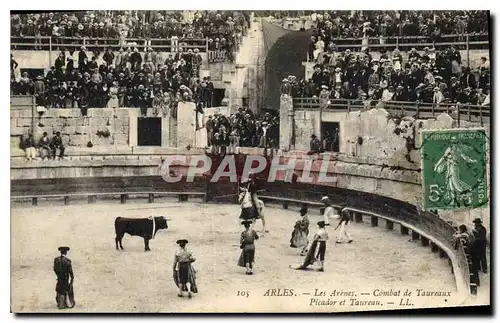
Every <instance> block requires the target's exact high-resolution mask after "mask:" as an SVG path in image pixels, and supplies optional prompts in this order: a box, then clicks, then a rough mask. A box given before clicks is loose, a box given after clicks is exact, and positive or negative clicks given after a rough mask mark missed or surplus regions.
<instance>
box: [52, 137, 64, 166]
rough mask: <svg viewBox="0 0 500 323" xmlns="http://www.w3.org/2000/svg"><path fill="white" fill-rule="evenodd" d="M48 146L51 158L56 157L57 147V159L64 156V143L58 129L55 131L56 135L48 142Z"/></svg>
mask: <svg viewBox="0 0 500 323" xmlns="http://www.w3.org/2000/svg"><path fill="white" fill-rule="evenodd" d="M50 147H51V148H52V159H56V152H57V149H59V159H63V157H64V145H63V142H62V138H61V133H60V132H59V131H57V132H56V135H55V136H54V137H53V138H52V141H51V142H50Z"/></svg>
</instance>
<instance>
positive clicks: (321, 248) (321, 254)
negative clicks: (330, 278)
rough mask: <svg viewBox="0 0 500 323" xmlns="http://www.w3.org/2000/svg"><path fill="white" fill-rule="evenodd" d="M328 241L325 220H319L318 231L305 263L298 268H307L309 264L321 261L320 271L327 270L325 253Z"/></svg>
mask: <svg viewBox="0 0 500 323" xmlns="http://www.w3.org/2000/svg"><path fill="white" fill-rule="evenodd" d="M326 241H328V232H326V230H325V221H319V222H318V231H317V232H316V234H315V235H314V239H313V242H312V244H311V247H310V248H309V251H308V252H307V255H306V258H305V259H304V263H303V264H302V265H301V266H300V267H298V268H296V269H302V270H304V269H307V267H308V266H310V265H312V264H314V263H315V262H316V261H319V263H320V268H319V269H318V271H325V269H324V265H325V253H326Z"/></svg>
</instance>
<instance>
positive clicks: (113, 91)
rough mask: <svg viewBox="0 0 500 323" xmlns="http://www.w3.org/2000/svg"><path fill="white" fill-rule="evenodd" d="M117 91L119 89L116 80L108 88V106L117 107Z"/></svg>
mask: <svg viewBox="0 0 500 323" xmlns="http://www.w3.org/2000/svg"><path fill="white" fill-rule="evenodd" d="M118 91H119V88H118V82H116V81H114V82H113V86H112V87H110V88H109V94H108V98H109V101H108V103H107V107H108V108H118V107H119V104H118V103H119V102H118Z"/></svg>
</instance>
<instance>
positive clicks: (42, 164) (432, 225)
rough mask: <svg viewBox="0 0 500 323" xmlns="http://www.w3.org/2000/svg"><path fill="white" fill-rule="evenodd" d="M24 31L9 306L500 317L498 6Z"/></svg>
mask: <svg viewBox="0 0 500 323" xmlns="http://www.w3.org/2000/svg"><path fill="white" fill-rule="evenodd" d="M10 20H11V21H10V28H11V38H10V51H11V63H10V66H11V73H10V148H11V150H10V156H11V166H10V167H11V168H10V178H11V196H10V199H11V215H10V219H11V259H10V260H11V267H10V273H11V311H12V312H14V313H65V314H68V313H110V312H111V313H221V314H223V313H311V312H314V313H344V312H366V311H393V310H408V311H411V310H416V309H435V308H443V309H448V310H449V311H450V313H453V311H454V310H455V309H456V308H457V307H464V306H482V307H487V308H489V306H490V296H491V295H490V278H491V274H492V271H491V269H490V251H491V245H490V232H491V229H492V227H491V219H490V202H491V198H492V197H491V196H490V187H491V179H490V147H491V139H490V133H491V131H490V124H491V120H490V118H491V116H490V89H491V83H490V75H491V70H490V58H491V57H490V46H491V35H490V34H489V32H490V27H489V21H490V13H489V11H487V10H482V11H481V10H474V11H463V10H450V11H433V10H426V11H405V10H403V11H401V10H399V11H380V10H347V11H346V10H318V11H304V10H302V11H276V10H274V11H272V10H269V11H262V10H261V11H248V10H247V11H245V10H239V11H238V10H236V11H235V10H217V11H210V10H196V11H174V10H154V11H153V10H83V11H50V10H47V11H11V12H10Z"/></svg>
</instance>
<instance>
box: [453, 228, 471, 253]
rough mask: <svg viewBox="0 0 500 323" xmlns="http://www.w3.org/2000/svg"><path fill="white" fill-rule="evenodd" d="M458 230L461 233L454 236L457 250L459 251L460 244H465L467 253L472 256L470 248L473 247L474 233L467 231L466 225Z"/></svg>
mask: <svg viewBox="0 0 500 323" xmlns="http://www.w3.org/2000/svg"><path fill="white" fill-rule="evenodd" d="M458 229H459V231H458V232H457V233H455V234H454V235H453V240H454V245H455V249H458V244H459V243H463V245H464V246H465V252H466V253H467V254H470V248H471V247H472V243H473V240H474V235H473V234H472V232H469V231H467V226H465V224H461V225H460V227H459V228H458Z"/></svg>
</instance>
